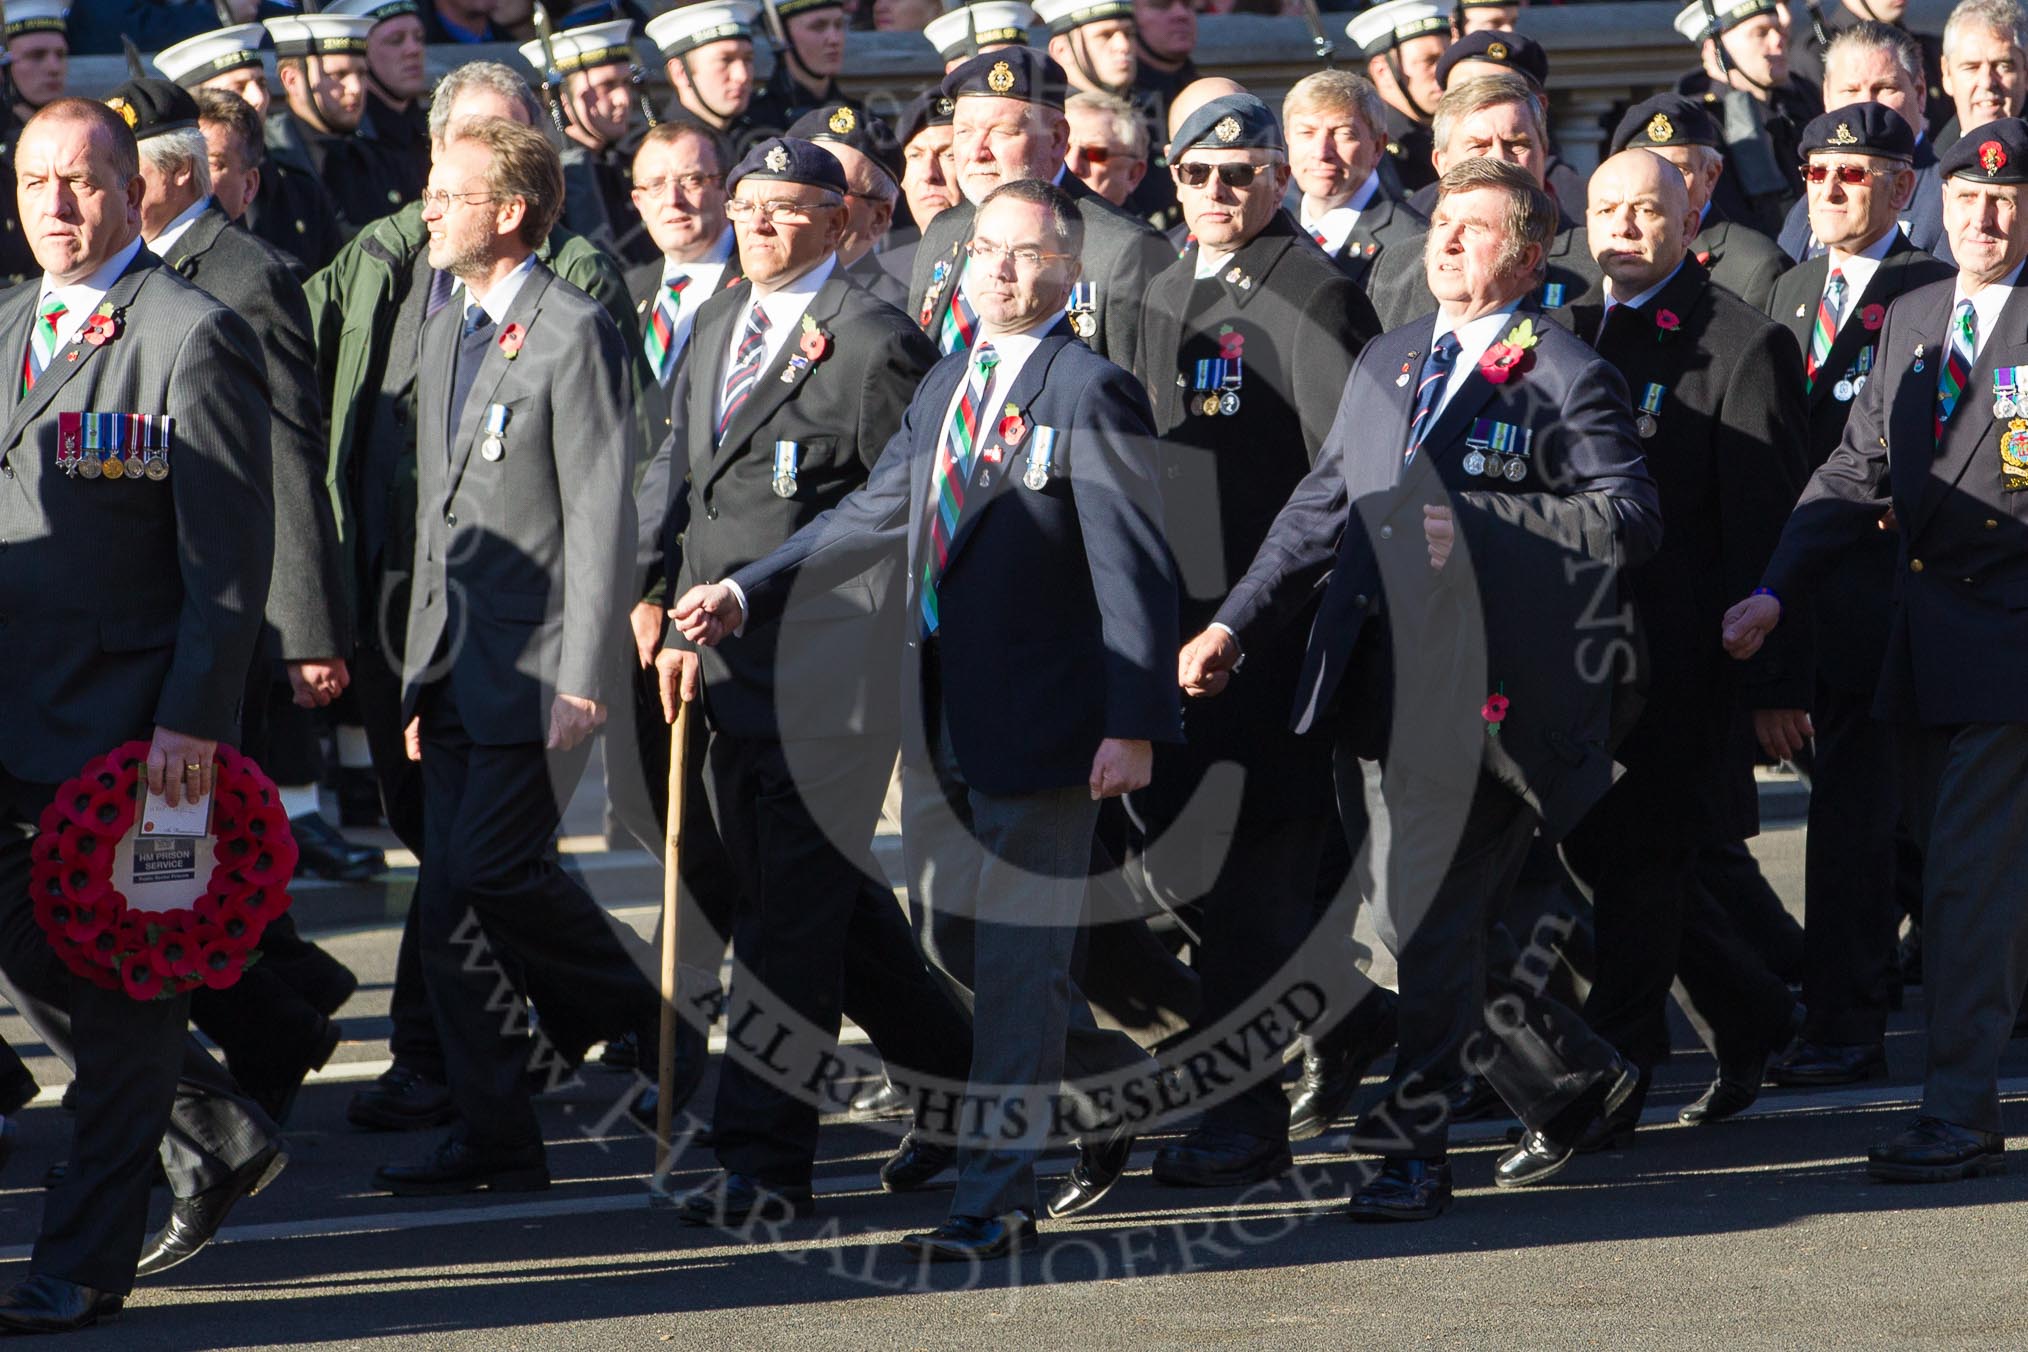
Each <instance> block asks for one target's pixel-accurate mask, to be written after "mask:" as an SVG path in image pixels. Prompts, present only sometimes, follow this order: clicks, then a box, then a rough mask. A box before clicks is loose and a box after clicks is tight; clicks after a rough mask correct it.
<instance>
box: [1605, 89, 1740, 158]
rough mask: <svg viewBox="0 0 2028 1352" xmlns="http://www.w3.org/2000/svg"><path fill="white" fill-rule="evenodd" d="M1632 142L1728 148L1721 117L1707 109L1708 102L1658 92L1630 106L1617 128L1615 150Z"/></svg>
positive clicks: (1662, 146) (1642, 144) (1653, 145)
mask: <svg viewBox="0 0 2028 1352" xmlns="http://www.w3.org/2000/svg"><path fill="white" fill-rule="evenodd" d="M1628 146H1642V147H1645V148H1649V149H1659V148H1665V147H1668V146H1710V147H1711V148H1712V149H1713V150H1723V149H1724V148H1725V146H1724V142H1723V140H1722V139H1721V138H1720V136H1719V131H1718V121H1717V119H1716V118H1714V117H1712V116H1711V114H1710V113H1707V112H1705V111H1704V105H1702V104H1700V103H1696V102H1694V101H1692V100H1690V99H1686V98H1684V97H1683V96H1682V95H1681V94H1657V95H1655V97H1653V98H1651V99H1647V100H1644V101H1643V102H1640V103H1637V104H1635V105H1634V106H1633V107H1631V108H1629V109H1627V115H1626V116H1625V117H1623V118H1621V119H1620V125H1619V126H1617V127H1615V128H1613V154H1615V155H1617V154H1619V153H1620V152H1621V151H1622V150H1625V149H1626V148H1627V147H1628Z"/></svg>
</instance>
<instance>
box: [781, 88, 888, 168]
mask: <svg viewBox="0 0 2028 1352" xmlns="http://www.w3.org/2000/svg"><path fill="white" fill-rule="evenodd" d="M788 134H789V135H790V136H792V137H801V138H802V139H803V140H805V141H817V142H824V141H831V142H835V143H836V144H838V145H841V146H851V147H852V148H853V149H854V150H856V151H858V152H859V153H860V154H862V155H864V156H865V157H866V158H867V159H869V160H872V161H873V162H874V163H875V164H877V165H879V166H880V168H881V170H882V171H883V172H885V173H886V175H887V176H888V177H889V178H891V179H893V180H894V181H895V182H896V183H899V182H901V142H899V141H897V140H895V139H894V132H893V131H891V130H890V129H889V128H888V125H887V124H886V123H885V122H883V121H881V120H880V119H879V118H877V117H875V116H874V115H873V114H871V113H867V112H861V111H860V110H859V109H857V108H854V107H853V106H852V105H851V104H849V103H827V104H825V105H824V106H823V107H821V108H813V109H811V110H810V111H809V112H807V113H804V114H803V115H802V116H801V117H799V118H797V119H796V120H795V121H794V122H792V123H790V124H789V133H788Z"/></svg>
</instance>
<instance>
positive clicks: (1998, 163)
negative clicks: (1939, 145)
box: [1936, 117, 2028, 183]
mask: <svg viewBox="0 0 2028 1352" xmlns="http://www.w3.org/2000/svg"><path fill="white" fill-rule="evenodd" d="M1936 172H1937V177H1938V178H1959V177H1964V178H1974V179H1977V180H1978V181H1979V182H1981V183H2028V122H2023V121H2022V120H2021V119H2020V118H2018V117H2003V118H2001V119H2000V120H1999V121H1997V122H1988V123H1987V124H1986V125H1985V126H1983V127H1973V128H1972V129H1971V130H1970V131H1968V132H1966V133H1965V134H1964V135H1963V136H1960V137H1959V138H1958V139H1957V140H1956V141H1954V142H1952V143H1951V148H1950V149H1949V150H1946V151H1945V152H1944V153H1943V154H1942V155H1940V156H1938V157H1937V162H1936Z"/></svg>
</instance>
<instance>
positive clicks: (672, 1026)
mask: <svg viewBox="0 0 2028 1352" xmlns="http://www.w3.org/2000/svg"><path fill="white" fill-rule="evenodd" d="M689 749H690V701H689V700H687V699H682V698H681V694H680V691H679V694H678V703H677V705H676V721H675V723H673V724H671V725H670V728H669V822H668V834H667V836H666V837H665V839H664V841H663V847H662V865H663V868H662V1036H661V1047H660V1050H659V1054H658V1055H657V1056H656V1058H655V1059H656V1066H655V1089H656V1102H655V1141H656V1151H657V1154H656V1159H657V1163H656V1166H655V1176H656V1178H658V1179H661V1178H666V1177H668V1174H669V1170H670V1168H671V1167H673V1166H674V1164H675V1163H676V1161H675V1160H674V1159H672V1158H671V1144H672V1143H671V1141H670V1128H671V1127H672V1126H673V1125H674V1121H675V1116H676V1103H675V1097H676V993H677V992H676V984H677V983H676V953H677V948H678V945H677V942H676V940H677V937H678V932H679V931H680V930H681V929H682V914H683V908H682V906H681V904H680V901H679V897H680V889H681V886H682V884H681V882H680V881H679V877H678V873H677V866H678V865H679V864H680V862H681V861H682V855H683V786H684V783H685V782H686V781H687V780H688V778H689V775H688V774H687V772H686V764H685V762H686V761H687V760H688V759H689V756H688V752H689Z"/></svg>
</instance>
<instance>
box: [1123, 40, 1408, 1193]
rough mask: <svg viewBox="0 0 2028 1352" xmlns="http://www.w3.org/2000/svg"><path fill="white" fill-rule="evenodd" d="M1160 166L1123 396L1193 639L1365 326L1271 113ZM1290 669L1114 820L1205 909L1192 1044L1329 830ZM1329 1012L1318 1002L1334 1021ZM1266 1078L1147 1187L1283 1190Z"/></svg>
mask: <svg viewBox="0 0 2028 1352" xmlns="http://www.w3.org/2000/svg"><path fill="white" fill-rule="evenodd" d="M1341 78H1343V79H1352V78H1356V77H1349V76H1347V77H1341ZM1169 150H1170V158H1171V166H1170V172H1171V174H1172V175H1173V176H1174V178H1175V179H1176V183H1177V198H1178V201H1179V202H1180V204H1181V206H1182V210H1183V219H1184V222H1185V223H1186V224H1187V225H1188V226H1189V227H1190V233H1191V237H1192V239H1193V241H1194V242H1193V243H1192V244H1191V245H1190V247H1188V248H1187V249H1185V250H1184V252H1183V256H1182V257H1181V258H1180V259H1178V260H1177V261H1176V262H1175V263H1173V264H1171V265H1170V266H1169V267H1168V268H1167V269H1166V270H1165V271H1163V272H1162V274H1161V275H1160V276H1158V277H1157V278H1156V279H1155V282H1154V285H1153V286H1151V287H1150V288H1149V291H1148V297H1147V302H1146V304H1145V305H1144V306H1143V308H1142V312H1141V322H1140V334H1141V359H1142V369H1141V371H1140V372H1139V374H1140V376H1141V381H1142V384H1143V385H1144V386H1146V388H1147V389H1148V391H1149V393H1150V395H1151V396H1152V398H1153V401H1154V406H1155V427H1156V430H1157V431H1158V432H1159V433H1160V434H1161V436H1162V443H1161V445H1162V451H1161V458H1160V462H1161V469H1162V498H1163V516H1164V520H1165V523H1166V524H1167V527H1168V533H1169V539H1170V540H1171V542H1172V543H1173V547H1174V548H1175V550H1176V551H1177V556H1178V557H1177V569H1178V573H1179V575H1180V579H1181V582H1182V587H1183V593H1184V596H1183V610H1182V614H1181V617H1180V618H1181V626H1182V631H1183V632H1185V633H1195V632H1197V630H1199V629H1201V628H1203V627H1204V625H1205V624H1206V623H1208V622H1209V621H1210V619H1211V615H1212V612H1213V611H1214V610H1215V609H1216V607H1217V603H1218V601H1219V600H1221V599H1222V598H1223V597H1224V595H1225V593H1226V590H1227V589H1228V587H1229V586H1230V585H1231V582H1232V579H1233V578H1235V577H1236V576H1238V575H1239V574H1240V573H1241V572H1243V571H1244V570H1245V568H1246V566H1247V565H1248V564H1249V563H1251V562H1252V561H1253V556H1254V551H1256V550H1257V549H1259V548H1260V543H1261V539H1262V537H1263V536H1265V535H1266V534H1267V530H1268V527H1269V526H1270V525H1271V524H1272V523H1273V521H1274V518H1275V513H1276V512H1278V511H1279V510H1280V509H1281V505H1282V503H1284V502H1286V501H1287V500H1288V496H1289V494H1290V492H1292V491H1293V490H1294V488H1295V486H1296V484H1297V483H1298V482H1300V481H1301V479H1302V478H1303V476H1304V475H1306V474H1308V473H1309V472H1310V469H1311V467H1312V458H1313V456H1314V455H1315V453H1316V448H1317V447H1318V446H1320V445H1322V444H1323V440H1324V434H1325V433H1326V432H1327V431H1328V430H1330V424H1329V422H1328V421H1327V413H1328V411H1329V410H1330V409H1332V408H1334V407H1335V406H1336V402H1337V398H1338V395H1339V393H1340V392H1341V391H1343V389H1344V388H1345V377H1346V376H1347V375H1348V374H1349V373H1350V372H1351V369H1352V362H1353V359H1354V358H1355V357H1357V356H1358V354H1359V349H1360V348H1362V347H1363V346H1365V344H1366V343H1367V341H1368V340H1369V339H1371V338H1373V337H1374V336H1375V335H1376V333H1377V331H1378V328H1379V326H1378V324H1377V322H1376V321H1375V320H1374V318H1373V308H1372V306H1370V305H1368V304H1367V302H1366V297H1365V296H1364V295H1363V294H1361V292H1360V291H1359V288H1358V286H1357V284H1356V283H1354V282H1353V281H1352V280H1351V279H1350V278H1349V277H1346V276H1343V275H1340V274H1339V273H1338V272H1337V271H1336V270H1335V269H1334V268H1333V267H1332V266H1331V260H1329V259H1327V258H1324V257H1321V256H1320V255H1319V254H1318V252H1317V251H1316V250H1313V249H1311V248H1310V247H1309V246H1308V245H1307V244H1306V243H1305V242H1304V238H1303V232H1302V229H1301V228H1300V227H1299V226H1297V225H1296V223H1295V221H1293V220H1292V219H1291V218H1290V217H1289V214H1288V213H1287V212H1286V211H1284V210H1282V207H1281V202H1282V196H1283V194H1284V192H1286V190H1287V185H1288V166H1287V163H1286V160H1285V158H1284V157H1285V155H1286V153H1287V152H1286V148H1285V146H1284V143H1283V140H1282V133H1281V128H1280V127H1279V125H1277V123H1276V122H1275V118H1274V114H1273V113H1272V112H1271V111H1269V109H1268V107H1267V105H1265V104H1263V103H1262V102H1261V101H1260V100H1259V99H1257V98H1255V97H1254V96H1253V95H1251V94H1229V95H1225V96H1223V97H1220V98H1216V99H1213V100H1211V101H1210V102H1208V103H1206V104H1204V105H1203V106H1201V107H1200V108H1198V109H1197V110H1196V111H1195V112H1193V113H1191V114H1190V115H1189V117H1188V118H1187V119H1186V120H1185V121H1184V123H1183V125H1182V126H1181V127H1179V128H1178V129H1177V134H1176V135H1175V136H1174V137H1172V138H1171V139H1170V142H1169ZM1373 153H1375V154H1377V153H1378V150H1377V148H1376V149H1375V150H1374V152H1373ZM1228 176H1230V177H1231V178H1232V179H1233V180H1242V179H1243V180H1244V181H1230V182H1229V181H1228ZM1302 655H1303V652H1302V634H1301V631H1300V630H1299V629H1297V628H1295V627H1293V626H1292V627H1291V628H1289V629H1288V630H1285V631H1284V632H1283V633H1282V634H1280V635H1277V636H1276V638H1275V639H1274V640H1272V641H1270V642H1267V643H1264V644H1263V645H1262V649H1261V651H1259V652H1257V653H1255V654H1254V655H1253V663H1252V666H1251V667H1250V668H1249V675H1250V676H1253V677H1254V678H1255V679H1252V680H1250V681H1248V682H1246V683H1245V685H1244V686H1243V687H1242V688H1241V689H1238V690H1235V691H1233V692H1232V694H1231V695H1229V696H1228V697H1227V698H1225V699H1221V700H1213V701H1208V702H1197V703H1193V704H1192V705H1191V706H1190V707H1189V708H1187V709H1186V710H1185V711H1184V732H1185V735H1186V738H1187V741H1186V744H1184V745H1180V746H1162V747H1158V748H1157V749H1156V752H1155V777H1154V782H1153V783H1152V784H1151V785H1149V787H1148V788H1146V789H1144V790H1141V791H1139V792H1138V793H1136V794H1134V795H1133V796H1132V799H1131V805H1132V807H1133V809H1134V814H1133V815H1134V820H1135V822H1136V824H1137V826H1139V828H1140V834H1142V835H1143V836H1144V837H1145V839H1146V840H1147V842H1149V843H1148V846H1147V848H1146V850H1145V851H1144V853H1145V870H1146V874H1147V877H1148V880H1149V882H1150V884H1151V885H1152V886H1154V887H1156V888H1157V889H1159V890H1161V891H1162V892H1163V893H1165V894H1167V897H1168V899H1169V901H1170V902H1171V903H1172V904H1176V905H1186V906H1187V905H1191V904H1201V907H1202V914H1203V920H1202V928H1203V943H1202V944H1201V945H1194V946H1193V947H1194V948H1195V953H1194V961H1195V965H1196V967H1197V970H1198V972H1199V974H1200V975H1201V976H1202V978H1203V989H1204V1005H1203V1010H1202V1013H1201V1015H1200V1016H1199V1024H1200V1026H1201V1027H1205V1028H1208V1027H1211V1026H1213V1025H1216V1024H1217V1022H1218V1021H1219V1020H1221V1019H1224V1018H1227V1017H1228V1016H1231V1015H1232V1014H1234V1013H1235V1012H1236V1011H1237V1010H1238V1009H1239V1007H1240V1006H1241V1005H1242V1003H1244V1002H1245V1001H1246V1000H1248V999H1249V998H1251V997H1252V996H1253V995H1254V994H1255V993H1256V992H1258V991H1260V990H1262V989H1263V988H1265V987H1266V985H1267V983H1268V981H1269V979H1270V978H1271V977H1272V976H1273V975H1274V973H1275V972H1276V971H1277V970H1278V969H1280V968H1281V966H1282V965H1283V964H1284V963H1286V962H1287V961H1289V959H1290V958H1291V957H1292V956H1294V954H1295V953H1296V951H1297V949H1298V948H1299V947H1300V946H1301V944H1302V942H1303V940H1304V938H1305V937H1306V936H1307V934H1308V932H1309V929H1310V920H1311V912H1312V909H1313V906H1314V897H1315V893H1316V890H1317V886H1318V881H1317V878H1318V868H1319V860H1320V858H1321V856H1322V853H1323V850H1324V844H1325V839H1326V836H1327V834H1328V833H1329V832H1331V831H1333V830H1336V829H1337V821H1336V816H1335V814H1334V813H1333V812H1332V811H1331V792H1332V790H1331V744H1330V740H1329V739H1328V738H1326V737H1323V736H1320V735H1315V734H1311V735H1298V734H1295V733H1292V732H1290V731H1289V730H1288V711H1289V702H1290V700H1291V698H1293V694H1294V686H1295V678H1296V670H1297V668H1298V667H1299V666H1300V665H1301V663H1302ZM1222 764H1236V765H1238V766H1240V767H1242V768H1243V770H1244V772H1245V780H1244V783H1243V784H1241V785H1240V786H1239V788H1238V790H1237V791H1236V792H1225V793H1219V792H1211V793H1209V794H1207V795H1206V796H1205V797H1204V798H1202V799H1199V800H1198V802H1197V803H1196V804H1195V806H1194V807H1191V808H1190V810H1189V812H1188V813H1187V814H1186V805H1189V804H1191V803H1192V800H1193V798H1196V797H1197V793H1198V789H1199V788H1200V786H1202V785H1204V783H1205V780H1206V777H1207V775H1210V774H1212V773H1213V771H1214V767H1217V766H1220V765H1222ZM1199 814H1203V815H1201V816H1200V815H1199ZM1348 928H1349V927H1348ZM1334 975H1337V974H1334ZM1347 975H1349V973H1348V974H1347ZM1359 984H1361V985H1362V986H1363V984H1364V983H1359ZM1344 989H1345V987H1344V986H1339V987H1337V989H1334V991H1333V994H1334V995H1336V994H1338V993H1339V991H1342V990H1344ZM1367 989H1370V987H1368V988H1367ZM1390 1003H1391V1001H1390V1000H1387V999H1386V998H1384V997H1383V998H1380V999H1375V1000H1372V1001H1368V1002H1362V1003H1361V1004H1360V1005H1359V1010H1358V1015H1357V1017H1358V1018H1360V1019H1361V1020H1363V1021H1364V1022H1365V1023H1366V1024H1367V1025H1368V1027H1367V1028H1366V1030H1365V1032H1366V1037H1365V1041H1366V1042H1368V1043H1369V1044H1371V1043H1373V1042H1376V1041H1377V1042H1379V1044H1380V1046H1379V1049H1381V1050H1384V1048H1385V1045H1386V1042H1387V1041H1389V1040H1391V1036H1389V1031H1390V1030H1389V1029H1388V1025H1389V1022H1390V1021H1389V1020H1388V1018H1387V1017H1386V1006H1387V1005H1388V1004H1390ZM1342 1012H1343V1010H1342V1009H1341V1008H1339V1007H1337V1006H1336V1004H1335V1002H1334V1015H1336V1014H1341V1013H1342ZM1279 1069H1280V1067H1279V1065H1278V1064H1275V1063H1274V1062H1272V1061H1270V1062H1269V1063H1268V1064H1267V1065H1266V1066H1264V1067H1262V1069H1261V1071H1260V1073H1259V1074H1258V1075H1256V1076H1255V1077H1254V1079H1253V1081H1252V1083H1244V1082H1242V1084H1241V1086H1240V1087H1239V1088H1238V1089H1236V1090H1235V1091H1234V1093H1233V1094H1232V1095H1231V1096H1230V1097H1228V1098H1226V1099H1225V1100H1224V1101H1222V1102H1219V1103H1216V1104H1214V1105H1212V1106H1211V1107H1209V1108H1208V1109H1207V1111H1206V1113H1205V1116H1204V1120H1203V1124H1202V1125H1201V1126H1200V1127H1199V1128H1198V1129H1197V1130H1195V1131H1193V1132H1191V1133H1190V1134H1189V1135H1188V1136H1186V1137H1184V1138H1183V1139H1182V1140H1180V1141H1176V1142H1173V1143H1171V1144H1169V1145H1166V1146H1164V1147H1163V1148H1162V1150H1161V1152H1160V1153H1159V1154H1157V1155H1156V1157H1155V1166H1154V1168H1155V1177H1156V1178H1157V1179H1159V1180H1160V1181H1162V1182H1164V1183H1171V1184H1181V1185H1184V1186H1196V1187H1205V1186H1216V1185H1223V1184H1234V1183H1251V1182H1255V1181H1258V1180H1260V1179H1263V1178H1270V1177H1273V1176H1274V1175H1276V1174H1278V1173H1280V1172H1281V1171H1282V1170H1283V1169H1285V1168H1287V1167H1288V1165H1289V1102H1288V1099H1287V1098H1285V1097H1284V1096H1283V1094H1282V1092H1281V1084H1280V1076H1279V1073H1278V1072H1279ZM1355 1073H1356V1072H1355Z"/></svg>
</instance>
